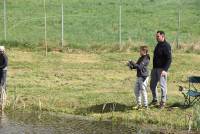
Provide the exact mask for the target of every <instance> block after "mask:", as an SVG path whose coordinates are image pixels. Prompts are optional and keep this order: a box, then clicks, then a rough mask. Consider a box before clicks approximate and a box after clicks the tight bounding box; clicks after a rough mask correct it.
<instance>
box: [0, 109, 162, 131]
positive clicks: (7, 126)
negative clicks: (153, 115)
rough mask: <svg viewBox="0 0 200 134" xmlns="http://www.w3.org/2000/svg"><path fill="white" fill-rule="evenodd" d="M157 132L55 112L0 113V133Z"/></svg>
mask: <svg viewBox="0 0 200 134" xmlns="http://www.w3.org/2000/svg"><path fill="white" fill-rule="evenodd" d="M135 133H136V134H140V133H141V134H143V133H144V134H157V133H161V134H162V133H163V132H160V131H153V130H151V129H145V130H144V129H139V128H138V127H135V126H134V125H131V126H129V125H124V124H116V123H113V122H111V121H94V120H92V119H90V118H86V117H82V116H72V115H61V114H59V115H56V114H55V113H42V114H41V113H22V112H20V113H19V112H18V113H2V114H1V115H0V134H135Z"/></svg>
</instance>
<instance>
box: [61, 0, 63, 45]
mask: <svg viewBox="0 0 200 134" xmlns="http://www.w3.org/2000/svg"><path fill="white" fill-rule="evenodd" d="M61 9H62V42H61V46H62V48H63V45H64V12H63V0H62V6H61Z"/></svg>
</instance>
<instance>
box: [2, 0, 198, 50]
mask: <svg viewBox="0 0 200 134" xmlns="http://www.w3.org/2000/svg"><path fill="white" fill-rule="evenodd" d="M172 1H173V0H166V1H162V2H160V3H159V2H156V1H154V0H142V1H139V0H136V1H130V0H123V1H122V0H72V1H65V0H46V1H45V0H37V1H34V0H17V1H13V0H3V1H1V2H0V4H1V5H2V6H1V7H2V8H1V9H0V14H1V16H0V18H2V19H1V20H0V25H1V27H2V28H1V30H0V40H6V41H16V42H28V43H30V44H43V45H45V44H50V45H54V46H58V45H59V46H61V47H63V46H66V45H74V46H86V45H92V44H116V43H118V44H122V43H125V42H127V41H130V40H131V41H133V42H137V41H142V42H145V43H148V44H154V38H153V36H154V33H155V32H156V30H160V29H163V30H165V31H166V32H167V34H168V35H169V36H168V39H169V40H170V41H171V42H175V43H176V44H177V45H178V44H179V42H180V41H187V39H188V38H191V37H192V36H193V35H195V37H199V34H200V33H199V32H198V30H194V29H195V27H196V29H199V26H200V23H199V22H200V21H199V20H200V19H199V18H197V17H196V16H198V15H199V14H198V15H195V14H190V16H187V14H188V13H189V12H190V10H191V9H190V8H191V7H189V6H188V7H187V5H188V3H190V4H193V5H195V4H199V2H198V3H195V2H197V1H195V0H191V1H190V2H185V4H183V3H181V4H180V1H179V2H177V1H176V2H175V1H174V2H172ZM172 3H174V5H172ZM199 5H200V4H199ZM180 6H182V7H180ZM155 7H156V8H155ZM197 10H198V8H194V11H197ZM161 11H162V12H161ZM191 11H193V10H191ZM198 11H199V10H198ZM191 15H192V16H191ZM192 19H195V20H196V22H195V21H192ZM188 24H190V25H191V26H193V27H194V29H192V28H190V27H189V26H188Z"/></svg>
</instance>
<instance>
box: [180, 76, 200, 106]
mask: <svg viewBox="0 0 200 134" xmlns="http://www.w3.org/2000/svg"><path fill="white" fill-rule="evenodd" d="M188 83H189V87H188V88H184V87H182V86H179V91H180V92H181V93H182V94H183V96H184V98H185V102H184V105H185V106H192V105H194V104H195V103H199V102H200V76H190V77H189V78H188Z"/></svg>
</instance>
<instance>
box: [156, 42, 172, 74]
mask: <svg viewBox="0 0 200 134" xmlns="http://www.w3.org/2000/svg"><path fill="white" fill-rule="evenodd" d="M171 62H172V54H171V46H170V44H169V43H167V42H166V41H164V42H159V43H158V44H157V45H156V47H155V49H154V57H153V68H162V69H164V70H165V71H168V69H169V67H170V65H171Z"/></svg>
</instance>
